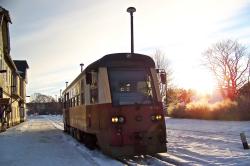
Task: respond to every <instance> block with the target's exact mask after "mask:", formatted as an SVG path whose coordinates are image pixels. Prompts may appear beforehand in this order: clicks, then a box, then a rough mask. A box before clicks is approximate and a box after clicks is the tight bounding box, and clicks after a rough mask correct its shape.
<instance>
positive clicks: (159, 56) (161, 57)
mask: <svg viewBox="0 0 250 166" xmlns="http://www.w3.org/2000/svg"><path fill="white" fill-rule="evenodd" d="M152 58H153V60H154V61H155V67H156V68H157V69H164V70H165V72H166V84H165V85H163V84H161V83H160V92H161V96H162V97H164V96H166V92H167V88H168V87H170V85H171V81H172V70H171V69H170V62H169V60H168V59H167V57H166V55H165V53H163V52H162V51H161V50H159V49H156V50H155V53H154V55H152Z"/></svg>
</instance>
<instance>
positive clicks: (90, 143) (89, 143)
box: [85, 134, 97, 150]
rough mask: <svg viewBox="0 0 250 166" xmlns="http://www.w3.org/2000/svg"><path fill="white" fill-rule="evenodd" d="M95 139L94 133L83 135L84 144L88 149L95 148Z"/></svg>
mask: <svg viewBox="0 0 250 166" xmlns="http://www.w3.org/2000/svg"><path fill="white" fill-rule="evenodd" d="M96 141H97V139H96V136H95V135H91V134H87V135H86V137H85V146H86V147H87V148H88V149H90V150H94V149H95V148H96Z"/></svg>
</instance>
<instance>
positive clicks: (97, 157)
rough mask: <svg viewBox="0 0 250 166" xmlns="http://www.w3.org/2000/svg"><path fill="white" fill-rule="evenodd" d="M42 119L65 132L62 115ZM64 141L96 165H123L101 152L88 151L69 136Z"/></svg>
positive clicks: (44, 116) (45, 116)
mask: <svg viewBox="0 0 250 166" xmlns="http://www.w3.org/2000/svg"><path fill="white" fill-rule="evenodd" d="M42 117H43V118H45V119H48V120H49V121H51V123H52V124H53V125H54V127H56V128H57V129H59V130H63V122H62V116H61V115H50V116H47V115H43V116H42ZM64 139H65V141H67V142H68V143H69V144H71V145H72V146H74V147H75V148H76V149H77V150H78V151H79V152H80V153H81V154H82V155H84V156H88V158H90V159H91V160H92V161H93V162H94V163H96V165H102V166H112V165H115V166H119V165H122V164H121V163H120V162H118V161H116V160H114V159H112V158H110V157H108V156H106V155H104V154H102V153H101V152H100V151H99V150H89V149H87V148H86V147H85V146H84V145H83V144H81V143H79V142H78V141H76V140H75V139H73V138H72V137H71V136H69V135H67V134H65V135H64Z"/></svg>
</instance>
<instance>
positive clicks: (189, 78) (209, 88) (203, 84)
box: [179, 70, 216, 95]
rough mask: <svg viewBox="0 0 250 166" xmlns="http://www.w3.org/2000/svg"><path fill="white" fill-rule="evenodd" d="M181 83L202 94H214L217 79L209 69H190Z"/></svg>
mask: <svg viewBox="0 0 250 166" xmlns="http://www.w3.org/2000/svg"><path fill="white" fill-rule="evenodd" d="M187 73H192V74H186V75H185V76H184V77H182V78H181V80H182V81H181V82H180V83H179V84H180V86H181V87H183V88H184V89H193V90H195V91H196V92H197V93H198V94H200V95H206V94H212V93H213V92H214V91H215V89H216V80H215V79H214V77H213V75H212V74H211V73H210V72H209V71H207V70H193V71H191V70H190V71H188V72H187Z"/></svg>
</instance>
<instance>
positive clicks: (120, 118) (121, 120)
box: [111, 116, 125, 123]
mask: <svg viewBox="0 0 250 166" xmlns="http://www.w3.org/2000/svg"><path fill="white" fill-rule="evenodd" d="M111 121H112V123H124V122H125V118H124V117H123V116H113V117H112V118H111Z"/></svg>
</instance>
